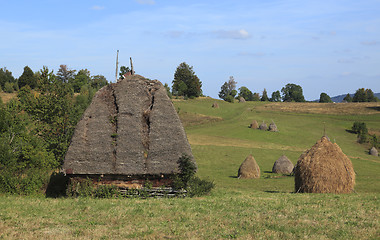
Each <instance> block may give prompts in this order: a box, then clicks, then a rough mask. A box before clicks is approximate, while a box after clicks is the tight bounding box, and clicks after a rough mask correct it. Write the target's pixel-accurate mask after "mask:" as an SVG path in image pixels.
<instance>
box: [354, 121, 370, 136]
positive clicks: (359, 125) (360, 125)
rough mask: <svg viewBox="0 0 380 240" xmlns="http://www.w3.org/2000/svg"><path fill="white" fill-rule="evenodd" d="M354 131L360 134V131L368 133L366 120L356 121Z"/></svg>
mask: <svg viewBox="0 0 380 240" xmlns="http://www.w3.org/2000/svg"><path fill="white" fill-rule="evenodd" d="M351 129H352V131H353V132H354V133H357V134H360V133H365V134H367V133H368V129H367V125H366V124H365V123H364V122H357V121H356V122H354V124H353V125H352V128H351Z"/></svg>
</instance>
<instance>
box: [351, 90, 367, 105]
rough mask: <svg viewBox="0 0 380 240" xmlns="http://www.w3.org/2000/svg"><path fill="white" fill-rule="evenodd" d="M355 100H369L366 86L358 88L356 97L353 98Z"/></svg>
mask: <svg viewBox="0 0 380 240" xmlns="http://www.w3.org/2000/svg"><path fill="white" fill-rule="evenodd" d="M352 101H353V102H367V94H366V92H365V90H364V88H359V89H358V90H356V92H355V94H354V97H353V98H352Z"/></svg>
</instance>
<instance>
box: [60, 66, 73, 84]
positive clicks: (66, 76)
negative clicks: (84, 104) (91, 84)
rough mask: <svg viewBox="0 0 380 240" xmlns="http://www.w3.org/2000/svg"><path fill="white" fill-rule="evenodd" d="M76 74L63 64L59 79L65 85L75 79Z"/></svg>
mask: <svg viewBox="0 0 380 240" xmlns="http://www.w3.org/2000/svg"><path fill="white" fill-rule="evenodd" d="M75 72H76V70H71V69H69V68H68V67H67V65H64V64H62V65H60V66H59V69H58V72H57V78H58V80H59V81H61V82H63V83H68V82H70V81H71V80H72V79H73V78H74V77H75Z"/></svg>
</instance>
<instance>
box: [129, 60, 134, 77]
mask: <svg viewBox="0 0 380 240" xmlns="http://www.w3.org/2000/svg"><path fill="white" fill-rule="evenodd" d="M129 60H130V61H131V75H134V74H135V71H134V70H133V63H132V57H130V58H129Z"/></svg>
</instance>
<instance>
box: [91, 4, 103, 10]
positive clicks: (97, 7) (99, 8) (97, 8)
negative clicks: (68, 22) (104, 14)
mask: <svg viewBox="0 0 380 240" xmlns="http://www.w3.org/2000/svg"><path fill="white" fill-rule="evenodd" d="M91 9H92V10H96V11H100V10H103V9H104V7H103V6H99V5H95V6H92V7H91Z"/></svg>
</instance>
